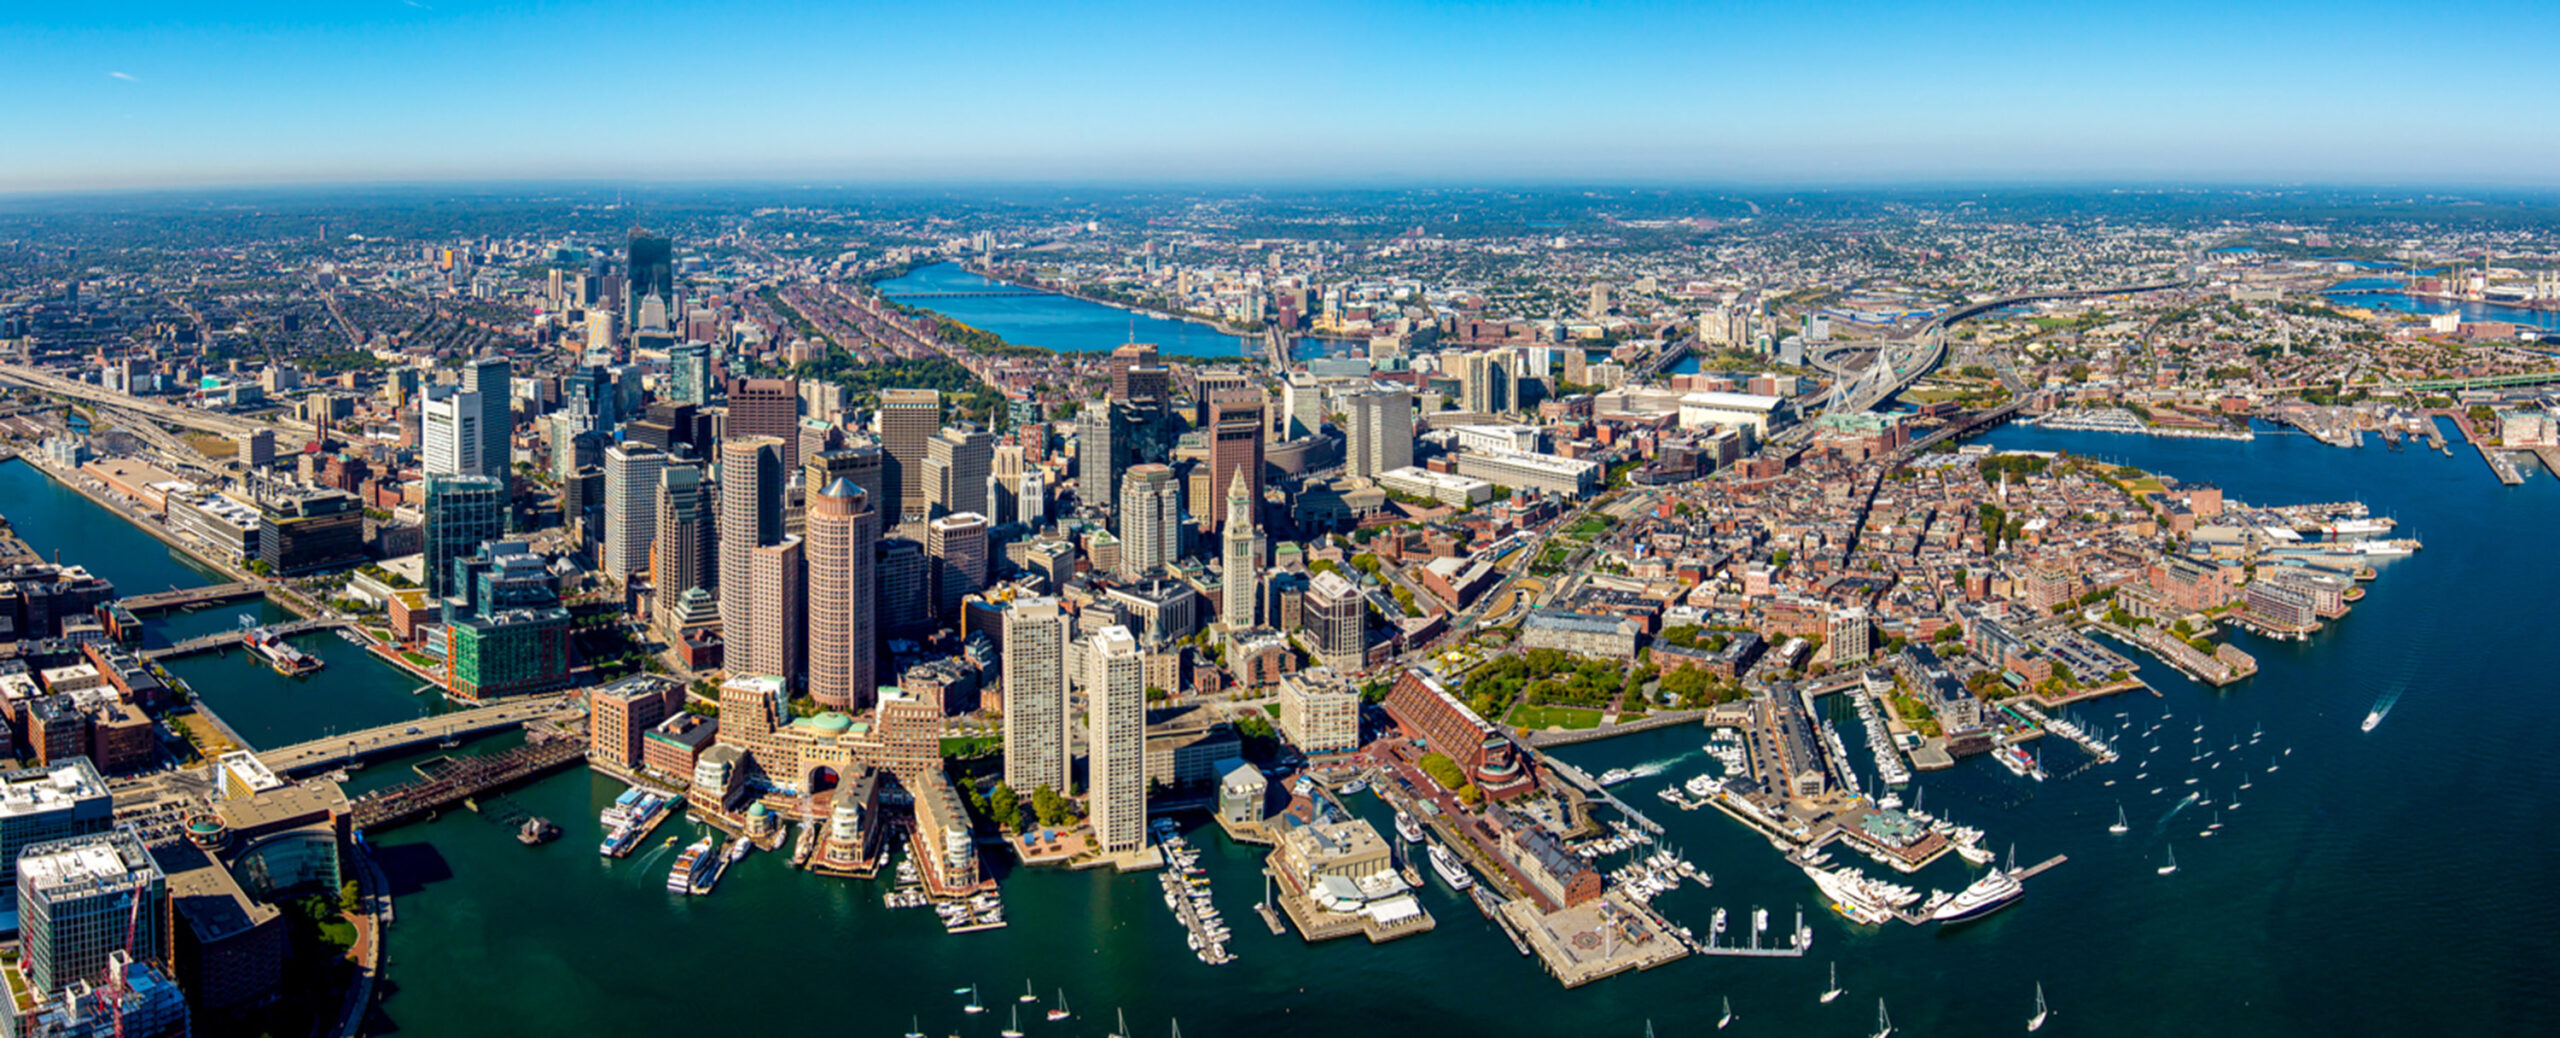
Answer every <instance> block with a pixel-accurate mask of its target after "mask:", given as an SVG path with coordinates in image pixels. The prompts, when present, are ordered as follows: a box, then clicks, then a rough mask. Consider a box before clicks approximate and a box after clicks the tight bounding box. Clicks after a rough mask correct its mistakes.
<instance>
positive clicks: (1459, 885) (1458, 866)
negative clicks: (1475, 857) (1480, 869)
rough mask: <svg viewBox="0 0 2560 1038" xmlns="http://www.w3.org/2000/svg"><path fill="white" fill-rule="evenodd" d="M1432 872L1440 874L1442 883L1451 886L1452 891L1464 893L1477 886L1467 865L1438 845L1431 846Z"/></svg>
mask: <svg viewBox="0 0 2560 1038" xmlns="http://www.w3.org/2000/svg"><path fill="white" fill-rule="evenodd" d="M1431 871H1433V872H1436V873H1439V874H1440V880H1441V882H1444V883H1447V884H1449V889H1451V890H1457V891H1464V890H1466V889H1467V888H1468V887H1472V886H1475V885H1476V878H1475V876H1474V875H1473V874H1471V873H1469V872H1468V871H1467V863H1466V862H1463V861H1459V860H1458V856H1457V855H1455V854H1451V853H1449V849H1448V848H1446V847H1443V846H1440V845H1439V844H1436V843H1435V844H1432V845H1431Z"/></svg>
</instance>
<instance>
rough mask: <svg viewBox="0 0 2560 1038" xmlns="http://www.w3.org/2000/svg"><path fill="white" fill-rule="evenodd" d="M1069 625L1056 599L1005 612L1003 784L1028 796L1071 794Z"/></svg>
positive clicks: (1025, 602)
mask: <svg viewBox="0 0 2560 1038" xmlns="http://www.w3.org/2000/svg"><path fill="white" fill-rule="evenodd" d="M1071 631H1072V621H1071V619H1070V618H1069V617H1068V616H1067V615H1066V613H1064V612H1063V611H1061V610H1060V609H1059V608H1058V600H1057V599H1055V598H1046V597H1043V598H1025V599H1016V600H1014V602H1013V604H1012V605H1011V606H1010V607H1008V608H1006V609H1005V611H1004V781H1005V784H1006V785H1008V786H1012V787H1013V789H1014V792H1016V793H1020V794H1022V795H1024V796H1029V795H1030V794H1031V793H1032V791H1034V790H1037V789H1039V788H1040V787H1042V786H1047V787H1049V788H1050V789H1052V790H1055V791H1057V792H1058V793H1060V794H1062V795H1072V794H1073V793H1074V792H1075V788H1074V785H1073V781H1074V780H1073V777H1072V775H1071V773H1070V766H1071V765H1072V764H1073V756H1072V754H1073V751H1072V750H1071V749H1070V748H1069V744H1068V738H1067V724H1068V720H1069V717H1070V711H1069V709H1068V705H1067V641H1068V640H1069V638H1070V637H1072V635H1071V633H1070V632H1071Z"/></svg>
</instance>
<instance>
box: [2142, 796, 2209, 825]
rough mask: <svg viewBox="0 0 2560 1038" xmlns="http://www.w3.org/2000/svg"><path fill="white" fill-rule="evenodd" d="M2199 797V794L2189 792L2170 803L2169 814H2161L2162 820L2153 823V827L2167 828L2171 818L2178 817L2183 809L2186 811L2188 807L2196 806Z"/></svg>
mask: <svg viewBox="0 0 2560 1038" xmlns="http://www.w3.org/2000/svg"><path fill="white" fill-rule="evenodd" d="M2198 797H2199V794H2195V793H2189V794H2187V795H2186V796H2185V797H2184V798H2182V799H2180V800H2179V801H2178V802H2177V803H2174V804H2171V805H2169V813H2168V814H2165V815H2161V816H2160V820H2159V821H2158V822H2155V823H2152V827H2153V828H2155V829H2163V828H2167V827H2168V825H2169V820H2170V819H2173V818H2176V817H2178V812H2181V811H2184V810H2186V809H2188V808H2190V807H2194V806H2196V800H2197V799H2198Z"/></svg>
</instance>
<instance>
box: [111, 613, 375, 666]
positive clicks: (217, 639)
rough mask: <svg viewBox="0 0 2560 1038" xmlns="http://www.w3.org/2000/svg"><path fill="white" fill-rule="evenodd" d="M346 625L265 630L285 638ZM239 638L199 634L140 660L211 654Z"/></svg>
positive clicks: (297, 623) (327, 622)
mask: <svg viewBox="0 0 2560 1038" xmlns="http://www.w3.org/2000/svg"><path fill="white" fill-rule="evenodd" d="M347 624H348V621H345V620H340V619H336V618H334V617H318V618H313V619H309V620H294V621H291V622H289V623H280V624H275V625H273V626H270V627H267V628H265V629H266V630H268V631H271V632H274V633H275V634H276V635H277V636H279V637H286V636H291V635H296V634H303V633H306V632H310V631H323V630H327V629H329V628H332V627H345V626H347ZM240 636H241V632H239V631H216V632H214V633H212V634H199V635H197V636H195V637H193V638H189V639H187V640H185V641H182V642H179V643H177V644H175V645H171V646H169V647H167V648H163V649H146V650H144V651H143V653H142V658H143V660H144V661H146V662H151V663H157V662H160V661H162V660H168V659H175V658H177V657H180V656H192V655H194V654H196V653H199V652H211V651H213V650H215V649H227V648H230V647H231V646H234V645H238V644H240Z"/></svg>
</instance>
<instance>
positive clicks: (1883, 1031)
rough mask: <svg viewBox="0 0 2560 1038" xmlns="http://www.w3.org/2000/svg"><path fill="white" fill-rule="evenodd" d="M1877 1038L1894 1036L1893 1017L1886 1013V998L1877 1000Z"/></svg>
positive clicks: (1891, 1037)
mask: <svg viewBox="0 0 2560 1038" xmlns="http://www.w3.org/2000/svg"><path fill="white" fill-rule="evenodd" d="M1875 1038H1893V1018H1892V1017H1890V1016H1886V1015H1885V1013H1884V1000H1883V999H1881V998H1879V999H1877V1000H1876V1033H1875Z"/></svg>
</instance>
